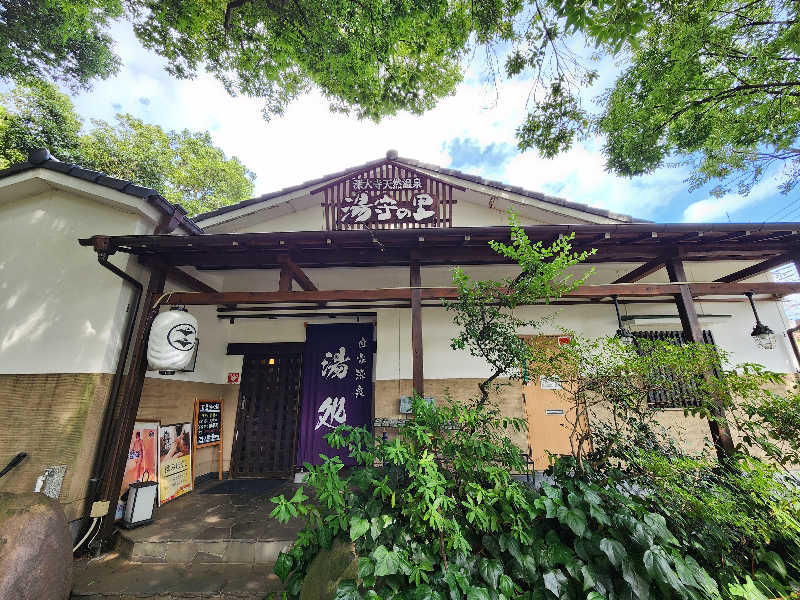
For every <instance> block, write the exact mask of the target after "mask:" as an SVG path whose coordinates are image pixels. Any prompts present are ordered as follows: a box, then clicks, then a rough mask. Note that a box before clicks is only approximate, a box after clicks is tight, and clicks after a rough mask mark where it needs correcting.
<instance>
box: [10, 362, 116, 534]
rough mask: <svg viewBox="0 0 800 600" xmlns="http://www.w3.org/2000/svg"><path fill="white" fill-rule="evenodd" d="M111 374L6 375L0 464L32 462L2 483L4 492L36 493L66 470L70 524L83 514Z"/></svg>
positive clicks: (63, 494)
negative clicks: (18, 459) (51, 471)
mask: <svg viewBox="0 0 800 600" xmlns="http://www.w3.org/2000/svg"><path fill="white" fill-rule="evenodd" d="M110 385H111V375H109V374H106V373H47V374H30V375H0V406H2V407H3V425H2V427H0V452H2V454H1V455H0V457H1V458H0V461H1V462H2V463H3V466H5V463H6V462H7V461H8V460H10V459H11V458H12V457H13V456H14V455H15V454H17V453H18V452H26V453H27V454H28V456H27V458H26V459H25V460H24V461H23V462H22V463H20V465H19V466H17V467H16V468H14V469H13V470H12V471H10V472H9V473H7V474H6V475H5V476H4V477H3V478H2V479H0V491H3V492H18V493H19V492H32V491H33V490H34V487H35V485H36V480H37V478H38V477H39V476H40V475H42V474H43V472H44V470H45V469H46V468H48V467H54V466H56V467H57V466H61V465H64V466H66V468H67V469H66V474H65V476H64V481H63V483H62V486H61V494H60V497H59V500H60V501H61V503H62V504H63V505H64V511H65V513H66V515H67V519H68V520H73V519H77V518H78V517H81V516H83V510H84V503H85V500H86V497H87V495H88V492H89V478H90V477H91V475H92V473H91V471H92V468H93V460H94V456H95V449H96V447H97V443H98V439H99V437H100V430H101V423H102V420H103V414H104V412H105V406H106V402H107V399H108V392H109V386H110Z"/></svg>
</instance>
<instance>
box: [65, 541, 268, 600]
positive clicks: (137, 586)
mask: <svg viewBox="0 0 800 600" xmlns="http://www.w3.org/2000/svg"><path fill="white" fill-rule="evenodd" d="M280 590H281V583H280V580H279V579H278V578H277V577H276V576H275V574H274V573H273V572H272V567H271V566H267V565H256V564H231V563H218V564H203V563H189V564H183V565H181V564H168V563H135V562H131V561H129V560H126V559H125V558H124V557H121V556H119V555H118V554H116V553H111V554H107V555H104V556H102V557H100V558H99V559H94V560H85V559H83V560H78V561H75V569H74V573H73V588H72V595H71V599H72V600H132V599H134V598H137V599H138V598H151V599H157V600H173V599H174V600H177V599H183V598H203V599H204V600H234V599H236V600H256V599H258V600H264V598H268V597H269V594H272V593H274V597H276V598H277V597H279V594H278V592H280Z"/></svg>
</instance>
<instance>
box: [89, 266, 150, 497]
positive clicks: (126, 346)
mask: <svg viewBox="0 0 800 600" xmlns="http://www.w3.org/2000/svg"><path fill="white" fill-rule="evenodd" d="M108 257H109V254H108V253H107V252H98V253H97V262H99V263H100V264H101V265H102V266H103V267H105V268H106V269H108V270H109V271H111V272H112V273H114V275H116V276H117V277H119V278H120V279H122V280H123V281H127V282H128V283H129V284H130V285H131V286H132V287H133V299H132V301H131V304H130V307H129V310H128V320H127V322H126V323H125V332H124V336H123V342H122V348H121V349H120V352H119V358H118V359H117V370H116V371H115V372H114V379H113V381H112V382H111V392H110V393H109V394H108V403H107V404H106V412H105V415H104V416H103V426H102V428H101V429H100V440H99V442H100V443H99V444H98V445H97V449H98V450H97V454H96V456H95V461H94V463H95V464H94V473H93V474H92V477H91V479H90V480H89V483H90V484H91V486H92V487H91V491H90V497H91V498H92V501H93V502H95V501H97V500H99V498H98V497H97V492H98V490H99V489H100V485H99V484H100V477H101V474H102V469H103V466H104V456H105V454H106V452H105V450H106V444H107V443H108V436H109V430H110V428H111V421H112V419H113V418H114V412H115V411H116V408H117V399H118V396H119V388H120V386H121V385H122V377H123V376H124V374H125V363H127V362H128V352H129V350H130V346H131V340H132V339H133V328H134V325H135V324H136V316H137V315H138V314H139V303H140V302H141V299H142V291H143V286H142V284H141V283H139V282H138V281H137V280H136V279H134V278H133V277H131V276H130V275H128V274H127V273H126V272H125V271H123V270H122V269H120V268H119V267H117V266H116V265H113V264H112V263H110V262H108ZM108 510H109V512H110V511H116V510H117V507H116V506H110V507H109V509H108Z"/></svg>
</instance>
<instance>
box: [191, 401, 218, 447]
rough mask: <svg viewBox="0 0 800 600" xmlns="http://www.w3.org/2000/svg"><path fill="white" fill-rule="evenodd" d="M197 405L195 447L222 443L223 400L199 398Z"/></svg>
mask: <svg viewBox="0 0 800 600" xmlns="http://www.w3.org/2000/svg"><path fill="white" fill-rule="evenodd" d="M196 405H197V406H196V407H195V417H194V418H195V424H194V431H195V434H194V435H195V443H194V447H195V448H203V447H205V446H213V445H215V444H220V443H222V401H221V400H197V401H196Z"/></svg>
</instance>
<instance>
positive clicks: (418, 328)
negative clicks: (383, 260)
mask: <svg viewBox="0 0 800 600" xmlns="http://www.w3.org/2000/svg"><path fill="white" fill-rule="evenodd" d="M410 267H411V274H410V278H409V279H410V281H409V285H410V287H411V288H412V289H411V357H412V365H413V368H412V372H413V391H414V393H416V394H419V395H420V396H423V395H424V394H425V375H424V369H423V360H422V291H421V290H420V286H421V285H422V276H421V274H420V268H419V263H418V262H416V261H414V262H412V263H411V265H410Z"/></svg>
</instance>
